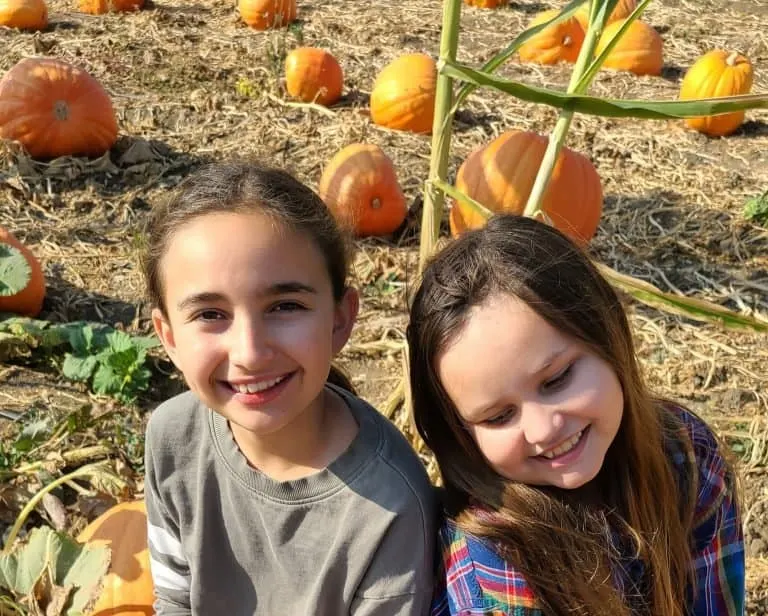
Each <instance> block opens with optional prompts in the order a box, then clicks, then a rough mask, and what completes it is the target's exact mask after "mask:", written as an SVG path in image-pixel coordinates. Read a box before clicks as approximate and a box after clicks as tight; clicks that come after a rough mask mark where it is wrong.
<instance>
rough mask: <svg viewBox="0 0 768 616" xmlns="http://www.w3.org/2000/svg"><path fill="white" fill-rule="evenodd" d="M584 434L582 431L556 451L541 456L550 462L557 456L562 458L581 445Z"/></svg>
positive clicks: (549, 451) (546, 452)
mask: <svg viewBox="0 0 768 616" xmlns="http://www.w3.org/2000/svg"><path fill="white" fill-rule="evenodd" d="M585 429H586V428H585ZM582 434H584V430H582V431H581V432H579V433H578V434H574V435H573V436H572V437H571V438H569V439H568V440H567V441H565V443H563V444H562V445H560V446H559V447H555V448H554V449H550V450H548V451H545V452H544V453H542V454H540V455H541V456H542V457H544V458H547V459H548V460H551V459H552V458H556V457H557V456H562V455H563V454H564V453H568V452H569V451H570V450H571V449H573V448H574V447H576V445H578V444H579V441H580V440H581V435H582Z"/></svg>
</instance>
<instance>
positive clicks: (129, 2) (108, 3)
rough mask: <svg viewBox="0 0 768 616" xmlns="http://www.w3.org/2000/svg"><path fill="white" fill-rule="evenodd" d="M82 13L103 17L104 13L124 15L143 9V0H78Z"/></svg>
mask: <svg viewBox="0 0 768 616" xmlns="http://www.w3.org/2000/svg"><path fill="white" fill-rule="evenodd" d="M78 7H79V9H80V10H81V11H82V12H83V13H88V14H90V15H103V14H104V13H110V12H113V13H125V12H129V11H139V10H141V9H143V8H144V0H78Z"/></svg>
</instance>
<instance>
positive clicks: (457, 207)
mask: <svg viewBox="0 0 768 616" xmlns="http://www.w3.org/2000/svg"><path fill="white" fill-rule="evenodd" d="M547 143H548V140H547V138H546V137H542V136H541V135H539V134H537V133H533V132H523V131H517V130H511V131H507V132H506V133H503V134H502V135H501V136H499V137H497V138H496V139H494V140H493V141H492V142H491V143H489V144H488V145H486V146H485V147H482V148H479V149H477V150H475V151H474V152H472V154H470V155H469V157H468V158H467V159H466V160H465V161H464V163H463V164H462V165H461V167H460V168H459V171H458V174H457V176H456V188H458V189H459V190H460V191H462V192H463V193H464V194H466V195H467V196H468V197H471V198H472V199H474V200H475V201H477V202H479V203H480V204H482V205H484V206H485V207H487V208H488V209H489V210H491V211H492V212H496V213H498V212H506V213H510V214H522V213H523V210H524V209H525V204H526V202H527V201H528V197H529V195H530V194H531V189H532V188H533V183H534V181H535V179H536V174H537V173H538V171H539V166H540V165H541V160H542V158H544V152H545V150H546V149H547ZM541 205H542V208H541V209H542V211H543V213H544V214H545V216H546V218H548V219H549V220H550V221H551V223H552V224H553V225H554V226H555V227H557V228H558V229H560V231H562V232H563V233H565V234H567V235H568V236H569V237H571V238H572V239H574V240H575V241H577V242H579V243H580V244H582V245H583V244H586V243H587V242H589V240H590V239H591V238H592V237H593V236H594V234H595V231H596V230H597V225H598V223H599V222H600V215H601V214H602V211H603V189H602V185H601V183H600V177H599V176H598V174H597V171H596V170H595V167H594V166H593V165H592V163H591V162H590V161H589V159H588V158H586V157H585V156H583V155H581V154H579V153H578V152H574V151H573V150H570V149H568V148H566V147H563V149H562V150H561V151H560V155H559V157H558V159H557V163H556V164H555V167H554V170H553V172H552V176H551V178H550V181H549V184H548V185H547V189H546V191H545V192H544V198H543V200H542V204H541ZM451 214H452V215H453V220H452V221H451V227H452V230H454V229H456V230H458V231H460V230H461V229H462V228H468V229H476V228H479V227H482V226H483V225H484V224H485V219H484V218H483V217H482V216H481V215H479V214H476V213H475V212H474V210H472V209H470V207H469V206H468V205H467V204H466V203H462V202H461V201H459V202H457V203H455V204H454V206H453V211H452V212H451Z"/></svg>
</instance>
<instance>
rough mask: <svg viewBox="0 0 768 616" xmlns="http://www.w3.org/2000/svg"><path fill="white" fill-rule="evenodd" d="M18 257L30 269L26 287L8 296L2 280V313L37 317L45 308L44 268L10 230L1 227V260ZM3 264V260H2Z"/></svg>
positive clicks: (0, 287)
mask: <svg viewBox="0 0 768 616" xmlns="http://www.w3.org/2000/svg"><path fill="white" fill-rule="evenodd" d="M17 255H20V256H21V257H23V258H24V260H25V261H26V264H27V267H28V269H29V271H28V272H27V274H26V277H25V278H26V286H24V287H23V288H22V289H21V290H20V291H18V292H17V293H14V294H13V295H10V294H8V295H6V294H4V291H7V289H6V287H5V285H4V284H3V281H2V279H0V312H11V313H13V314H20V315H23V316H27V317H36V316H37V315H38V314H40V310H42V308H43V299H44V298H45V277H44V276H43V268H42V267H41V266H40V261H38V260H37V257H36V256H35V255H34V254H33V253H32V251H31V250H30V249H29V248H27V247H26V246H25V245H24V244H22V243H21V242H20V241H19V240H18V239H16V237H15V236H14V235H13V233H11V232H10V231H8V229H4V228H3V227H0V259H2V258H9V257H13V256H17ZM1 263H2V260H0V264H1Z"/></svg>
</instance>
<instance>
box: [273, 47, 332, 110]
mask: <svg viewBox="0 0 768 616" xmlns="http://www.w3.org/2000/svg"><path fill="white" fill-rule="evenodd" d="M285 87H286V89H287V90H288V94H290V95H291V96H293V97H295V98H298V99H300V100H302V101H304V102H306V103H310V102H316V103H319V104H320V105H332V104H333V103H335V102H336V101H337V100H339V98H340V97H341V90H342V88H343V87H344V73H343V72H342V70H341V66H340V65H339V62H338V60H336V58H334V57H333V55H332V54H331V53H330V52H328V51H326V50H325V49H318V48H316V47H299V48H298V49H294V50H293V51H292V52H291V53H289V54H288V56H287V57H286V58H285Z"/></svg>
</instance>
